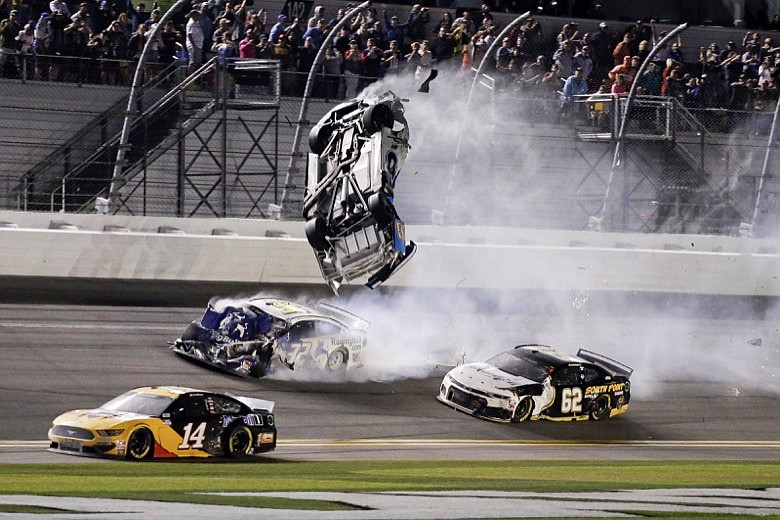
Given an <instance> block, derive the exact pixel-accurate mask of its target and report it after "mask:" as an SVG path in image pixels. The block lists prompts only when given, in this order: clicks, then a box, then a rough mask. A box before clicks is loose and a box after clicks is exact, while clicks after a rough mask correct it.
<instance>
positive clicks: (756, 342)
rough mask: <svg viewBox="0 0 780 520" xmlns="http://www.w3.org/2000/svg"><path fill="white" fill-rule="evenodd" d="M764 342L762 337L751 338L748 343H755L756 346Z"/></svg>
mask: <svg viewBox="0 0 780 520" xmlns="http://www.w3.org/2000/svg"><path fill="white" fill-rule="evenodd" d="M763 343H764V342H763V341H762V340H761V338H756V339H751V340H750V341H748V345H753V346H754V347H760V346H761V345H762V344H763Z"/></svg>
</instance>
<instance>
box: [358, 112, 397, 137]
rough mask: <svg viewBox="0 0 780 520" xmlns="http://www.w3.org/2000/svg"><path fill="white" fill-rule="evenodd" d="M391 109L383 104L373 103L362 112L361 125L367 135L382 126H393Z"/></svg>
mask: <svg viewBox="0 0 780 520" xmlns="http://www.w3.org/2000/svg"><path fill="white" fill-rule="evenodd" d="M393 121H394V119H393V111H392V109H391V108H390V107H389V106H387V105H384V104H379V105H374V106H372V107H369V108H368V109H367V110H366V111H365V112H363V127H364V128H365V129H366V132H367V133H368V135H372V134H375V133H376V132H378V131H380V130H381V129H382V128H393Z"/></svg>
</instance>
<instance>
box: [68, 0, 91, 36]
mask: <svg viewBox="0 0 780 520" xmlns="http://www.w3.org/2000/svg"><path fill="white" fill-rule="evenodd" d="M77 20H82V21H83V22H84V23H85V24H86V25H87V27H89V30H90V32H95V31H94V29H93V27H92V15H91V14H89V4H88V3H86V2H81V3H80V4H79V10H78V11H76V12H75V13H73V14H72V15H71V17H70V21H71V22H75V21H77Z"/></svg>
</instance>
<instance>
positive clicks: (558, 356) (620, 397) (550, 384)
mask: <svg viewBox="0 0 780 520" xmlns="http://www.w3.org/2000/svg"><path fill="white" fill-rule="evenodd" d="M632 373H633V369H631V368H630V367H628V366H626V365H624V364H623V363H620V362H619V361H615V360H614V359H610V358H608V357H606V356H604V355H602V354H598V353H596V352H591V351H588V350H585V349H580V350H579V352H577V355H576V356H572V355H571V354H566V353H564V352H561V351H560V350H557V349H555V348H553V347H548V346H546V345H520V346H517V347H515V348H512V349H509V350H507V351H505V352H501V353H500V354H498V355H496V356H493V357H492V358H490V359H488V360H487V361H485V362H481V363H467V364H465V365H460V366H457V367H455V368H454V369H452V370H451V371H450V372H448V373H447V375H445V376H444V380H443V381H442V383H441V386H440V388H439V395H438V396H436V397H437V399H438V400H439V401H441V402H443V403H444V404H446V405H449V406H451V407H453V408H455V409H457V410H460V411H462V412H466V413H469V414H471V415H474V416H476V417H479V418H481V419H487V420H490V421H498V422H522V421H525V420H527V419H532V420H535V419H550V420H553V421H577V420H584V419H591V420H597V421H598V420H602V419H607V418H608V417H612V416H614V415H618V414H621V413H624V412H625V411H626V410H628V403H629V401H630V400H631V383H630V381H629V378H630V377H631V374H632Z"/></svg>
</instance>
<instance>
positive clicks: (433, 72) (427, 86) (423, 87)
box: [417, 69, 439, 94]
mask: <svg viewBox="0 0 780 520" xmlns="http://www.w3.org/2000/svg"><path fill="white" fill-rule="evenodd" d="M438 75H439V71H438V70H436V69H431V73H430V74H428V79H426V80H425V81H423V82H422V85H420V88H419V89H417V92H423V93H425V94H427V93H428V92H430V91H431V81H433V80H435V79H436V76H438Z"/></svg>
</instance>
